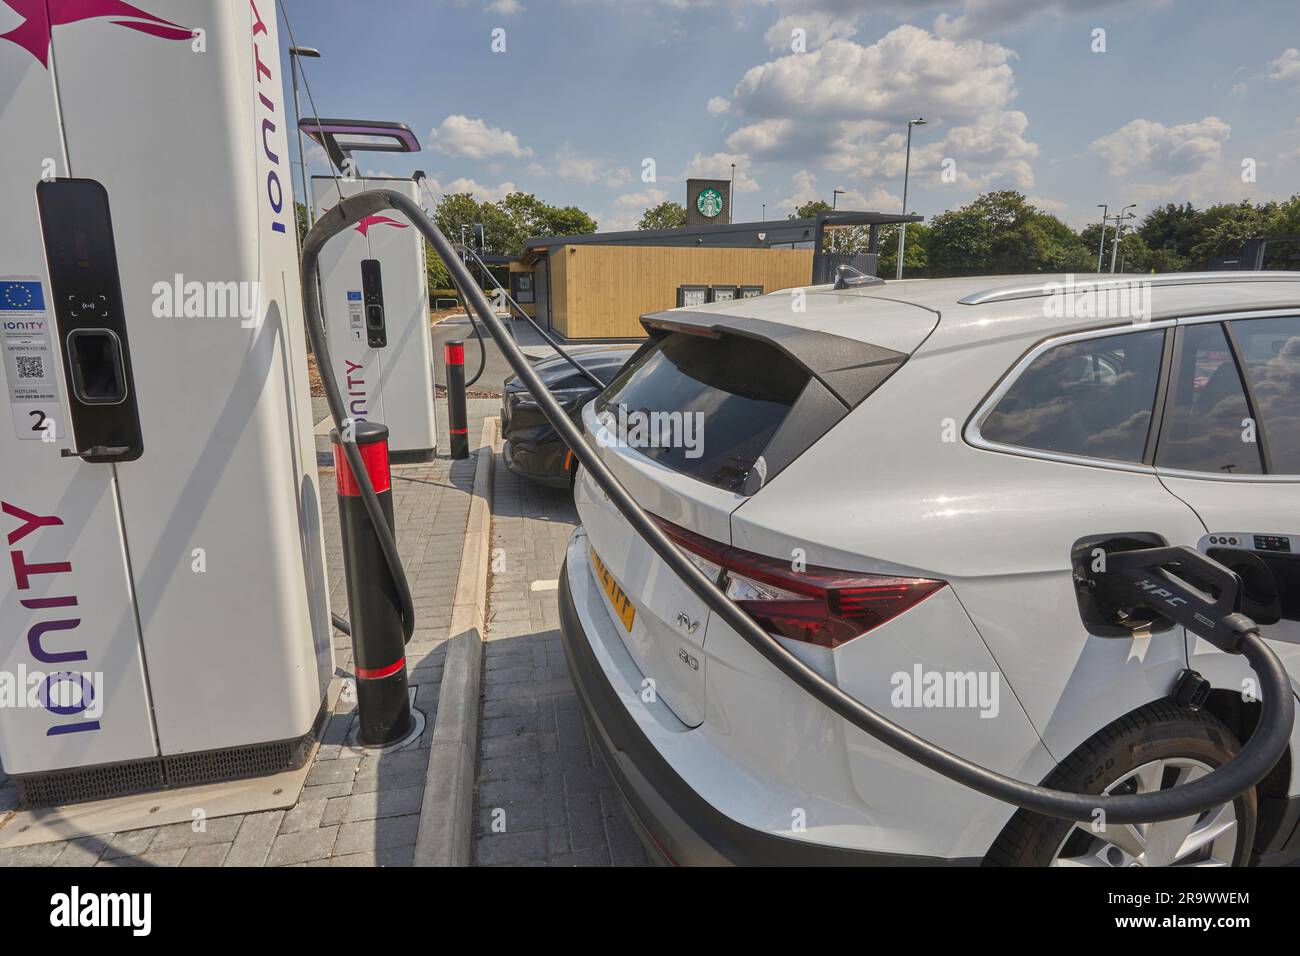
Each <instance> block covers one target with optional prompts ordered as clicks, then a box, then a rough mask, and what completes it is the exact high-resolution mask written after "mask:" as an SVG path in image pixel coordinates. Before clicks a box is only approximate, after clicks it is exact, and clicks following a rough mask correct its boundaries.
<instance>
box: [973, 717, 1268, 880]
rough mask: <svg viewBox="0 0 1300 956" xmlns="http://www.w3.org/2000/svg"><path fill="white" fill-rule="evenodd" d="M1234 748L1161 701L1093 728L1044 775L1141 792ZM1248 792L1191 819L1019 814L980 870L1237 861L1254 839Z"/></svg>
mask: <svg viewBox="0 0 1300 956" xmlns="http://www.w3.org/2000/svg"><path fill="white" fill-rule="evenodd" d="M1239 749H1240V743H1239V742H1238V741H1237V739H1236V738H1235V737H1234V736H1233V735H1232V733H1231V732H1230V731H1229V730H1228V728H1227V727H1225V726H1224V725H1223V724H1222V723H1220V722H1219V721H1218V720H1217V719H1215V718H1214V717H1213V716H1211V715H1210V714H1208V713H1206V712H1205V711H1203V710H1202V711H1191V710H1186V709H1183V708H1181V707H1178V706H1177V705H1175V704H1173V703H1172V702H1170V701H1157V702H1155V703H1153V704H1148V705H1147V706H1145V707H1142V708H1139V709H1138V710H1135V711H1134V712H1133V713H1131V714H1127V715H1125V716H1124V717H1121V718H1120V719H1119V720H1117V721H1115V722H1114V723H1112V724H1110V725H1109V726H1107V727H1105V728H1103V729H1102V730H1100V731H1098V732H1097V733H1096V734H1095V735H1093V737H1092V738H1091V739H1089V740H1087V741H1086V742H1084V743H1083V744H1082V745H1080V746H1079V748H1078V749H1076V750H1075V751H1074V753H1072V754H1070V756H1069V757H1067V758H1066V759H1065V761H1064V762H1062V763H1061V764H1060V765H1059V766H1058V767H1057V768H1056V769H1055V770H1054V771H1052V773H1051V774H1050V775H1049V776H1048V777H1047V779H1046V780H1045V781H1044V784H1045V785H1046V786H1048V787H1051V788H1053V789H1056V790H1066V791H1070V792H1073V793H1112V792H1113V793H1147V792H1152V791H1155V790H1165V789H1169V788H1170V787H1174V786H1180V785H1182V784H1184V783H1188V782H1190V781H1191V780H1194V779H1196V778H1197V777H1201V776H1204V775H1205V774H1207V773H1209V772H1210V771H1212V770H1215V769H1217V768H1219V767H1221V766H1223V765H1224V764H1225V763H1227V762H1228V761H1229V760H1230V759H1232V757H1233V755H1235V754H1236V753H1237V751H1238V750H1239ZM1257 811H1258V807H1257V799H1256V796H1255V790H1254V788H1251V789H1250V790H1249V791H1247V792H1246V793H1244V794H1242V795H1241V796H1240V797H1238V798H1237V799H1236V800H1234V801H1233V802H1232V803H1231V804H1224V805H1223V806H1220V807H1215V808H1212V809H1210V810H1207V811H1206V812H1205V813H1202V814H1200V815H1199V816H1197V817H1195V818H1187V819H1183V820H1170V821H1166V822H1164V823H1154V824H1153V823H1143V824H1137V825H1124V826H1114V825H1111V826H1095V825H1094V824H1089V823H1071V822H1069V821H1068V820H1057V819H1054V818H1052V817H1045V816H1043V815H1041V814H1038V813H1031V812H1029V811H1026V810H1018V811H1016V814H1015V816H1013V817H1012V818H1011V820H1010V821H1009V822H1008V823H1007V825H1006V827H1005V828H1004V829H1003V831H1002V833H1001V834H1000V835H999V836H998V839H997V840H996V841H995V842H994V844H993V846H992V847H991V848H990V849H989V851H988V854H987V855H986V856H985V858H984V865H985V866H1103V867H1104V866H1216V865H1218V866H1228V865H1232V866H1241V865H1244V864H1245V862H1246V861H1247V860H1249V858H1250V851H1251V847H1252V845H1253V844H1254V840H1255V825H1256V816H1257Z"/></svg>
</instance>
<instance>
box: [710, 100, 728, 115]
mask: <svg viewBox="0 0 1300 956" xmlns="http://www.w3.org/2000/svg"><path fill="white" fill-rule="evenodd" d="M729 106H731V100H729V99H727V98H726V97H725V96H710V97H709V102H708V105H707V106H706V107H705V109H707V110H708V111H709V112H710V113H713V114H715V115H716V114H718V113H725V112H727V108H728V107H729Z"/></svg>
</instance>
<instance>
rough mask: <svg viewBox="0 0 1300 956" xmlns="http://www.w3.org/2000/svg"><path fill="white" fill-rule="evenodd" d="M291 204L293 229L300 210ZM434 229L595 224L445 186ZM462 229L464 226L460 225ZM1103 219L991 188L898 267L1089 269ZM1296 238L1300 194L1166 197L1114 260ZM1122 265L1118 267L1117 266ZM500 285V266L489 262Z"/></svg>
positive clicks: (939, 225) (1220, 251)
mask: <svg viewBox="0 0 1300 956" xmlns="http://www.w3.org/2000/svg"><path fill="white" fill-rule="evenodd" d="M297 205H298V206H299V213H300V228H302V227H304V226H305V223H303V222H302V217H303V214H304V213H305V210H304V209H302V206H301V204H300V203H299V204H297ZM830 208H831V206H830V204H828V203H826V202H824V201H822V200H814V201H811V202H807V203H805V204H804V205H802V206H800V207H799V208H798V209H796V210H795V211H794V213H792V214H791V216H790V218H791V219H794V218H806V217H811V216H814V215H816V214H817V212H819V211H821V210H827V209H830ZM433 217H434V220H435V221H436V222H437V223H438V227H439V228H440V229H441V230H442V231H443V233H444V234H445V235H446V236H447V238H448V239H450V240H451V241H452V242H460V240H461V236H462V235H464V236H465V237H466V239H470V237H471V235H472V234H473V230H474V227H475V225H476V224H480V223H481V224H482V227H483V240H484V241H483V248H482V249H480V250H479V252H480V253H481V254H485V255H494V256H496V255H519V254H520V253H521V252H522V251H523V247H524V242H525V241H527V240H528V239H531V238H534V237H537V236H568V235H580V234H584V233H590V232H595V231H596V227H597V223H596V220H595V219H594V218H593V217H592V216H591V215H589V214H588V213H586V212H584V211H583V210H581V209H579V208H578V207H577V206H554V205H551V204H549V203H547V202H544V201H543V200H541V199H538V198H537V197H536V196H534V195H533V194H532V193H525V192H513V193H510V194H509V195H507V196H506V197H505V198H504V199H501V200H499V201H495V202H489V201H483V202H480V201H479V200H477V199H475V198H474V196H473V195H472V194H470V193H448V194H446V195H444V196H443V197H442V199H441V201H439V203H438V205H437V206H436V207H435V208H434V210H433ZM685 224H686V210H685V208H684V207H683V206H682V205H681V204H680V203H676V202H671V201H668V202H662V203H659V204H657V205H655V206H651V207H650V208H648V209H646V210H645V212H644V213H643V214H642V216H641V219H640V221H639V222H638V223H637V228H639V229H669V228H675V227H679V226H684V225H685ZM462 227H464V228H463V231H462ZM1101 229H1102V227H1101V224H1100V223H1099V222H1098V223H1092V224H1091V225H1088V226H1086V227H1085V228H1084V229H1082V230H1079V231H1076V230H1074V229H1073V228H1071V227H1070V226H1069V225H1068V224H1067V223H1065V222H1064V221H1063V220H1061V219H1059V218H1057V217H1056V216H1054V215H1052V214H1051V213H1049V212H1047V211H1045V210H1043V209H1039V208H1038V207H1036V206H1034V205H1033V204H1032V203H1031V202H1030V201H1029V200H1028V199H1026V198H1025V196H1024V195H1023V194H1022V193H1019V192H1016V191H1015V190H997V191H993V192H987V193H983V194H981V195H980V196H977V197H976V198H975V199H973V200H971V201H970V202H968V203H966V204H965V205H963V206H960V207H958V208H957V209H950V210H945V211H944V212H942V213H940V214H939V215H937V216H935V217H934V218H932V219H931V220H930V221H929V222H924V223H912V224H910V225H909V226H908V227H907V242H906V245H905V253H904V256H905V261H904V263H903V265H904V268H905V271H906V273H907V274H908V275H912V276H932V277H941V276H963V275H1015V274H1021V273H1034V272H1076V273H1084V272H1094V271H1096V268H1097V259H1098V252H1099V248H1100V243H1101ZM1114 236H1115V227H1114V225H1113V224H1111V225H1109V226H1108V227H1107V230H1106V243H1105V247H1104V249H1100V251H1101V252H1102V259H1103V262H1102V269H1103V271H1109V268H1110V257H1111V252H1112V244H1113V241H1114ZM1283 236H1300V194H1297V195H1294V196H1292V197H1291V198H1290V199H1287V200H1284V201H1274V200H1271V201H1268V202H1264V203H1250V202H1247V201H1242V202H1236V203H1215V204H1213V205H1210V206H1206V207H1204V208H1199V209H1198V208H1197V207H1195V206H1194V205H1193V204H1192V203H1190V202H1184V203H1166V204H1165V205H1162V206H1156V207H1155V208H1153V209H1151V210H1149V211H1148V212H1147V213H1146V214H1145V215H1143V216H1141V217H1140V218H1139V219H1134V220H1129V221H1128V222H1127V223H1126V224H1125V231H1124V236H1123V238H1122V239H1121V241H1120V245H1119V249H1118V250H1115V253H1116V256H1115V258H1116V266H1117V268H1122V269H1123V271H1125V272H1184V271H1195V270H1199V269H1204V268H1205V266H1206V263H1207V262H1208V260H1209V259H1210V258H1211V257H1212V256H1230V255H1234V254H1237V253H1239V252H1240V251H1241V248H1242V245H1243V244H1244V243H1245V242H1246V241H1247V240H1248V239H1252V238H1258V237H1263V238H1266V239H1267V238H1281V237H1283ZM867 242H868V230H867V228H866V227H852V228H842V229H834V230H831V231H830V233H829V234H828V239H827V244H828V247H829V248H830V249H831V250H833V251H837V252H864V251H866V248H867ZM897 255H898V230H897V227H894V226H883V227H881V230H880V259H879V262H878V263H877V270H878V272H879V273H880V274H881V275H885V276H889V275H893V274H894V271H895V268H896V262H897ZM1121 264H1122V266H1121ZM1264 266H1265V268H1267V269H1300V242H1293V243H1277V244H1270V246H1269V247H1268V250H1267V253H1266V258H1265V262H1264ZM428 267H429V288H430V291H431V294H432V293H433V292H434V291H438V292H442V291H443V290H446V289H448V287H449V286H450V285H451V281H450V278H449V277H448V276H447V271H446V269H445V268H444V267H443V265H442V263H441V262H439V261H438V259H437V258H436V257H435V256H434V255H433V254H432V252H429V253H428ZM494 271H496V272H497V273H498V275H497V277H498V280H499V281H501V282H502V284H503V285H504V284H505V278H504V276H505V270H504V269H501V270H494Z"/></svg>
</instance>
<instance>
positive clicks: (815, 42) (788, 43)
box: [763, 10, 858, 53]
mask: <svg viewBox="0 0 1300 956" xmlns="http://www.w3.org/2000/svg"><path fill="white" fill-rule="evenodd" d="M856 23H857V11H853V12H850V13H848V14H847V15H845V16H840V15H838V14H835V13H831V12H828V11H826V10H808V11H806V12H804V13H798V14H793V15H791V16H787V17H782V18H781V19H780V20H777V21H776V23H774V24H772V27H771V29H769V30H768V31H767V33H766V34H765V35H764V37H763V42H764V43H766V44H767V48H768V49H769V50H771V51H772V52H774V53H779V52H782V51H785V52H794V36H795V35H794V31H795V30H803V31H804V32H803V39H804V49H805V50H811V49H814V48H815V47H819V46H821V45H822V44H824V43H826V42H827V41H829V40H833V39H835V38H836V37H851V36H853V35H854V34H856V33H857V32H858V29H857V26H856Z"/></svg>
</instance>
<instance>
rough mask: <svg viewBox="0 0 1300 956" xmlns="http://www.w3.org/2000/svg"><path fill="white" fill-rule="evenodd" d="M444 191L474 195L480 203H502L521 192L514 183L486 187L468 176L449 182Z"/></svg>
mask: <svg viewBox="0 0 1300 956" xmlns="http://www.w3.org/2000/svg"><path fill="white" fill-rule="evenodd" d="M444 191H445V192H447V193H472V194H473V195H474V198H475V199H477V200H478V201H479V202H500V201H501V200H503V199H505V198H506V197H507V196H509V195H510V194H511V193H513V192H518V191H519V190H518V188H517V187H516V186H515V184H514V183H512V182H504V183H502V184H501V185H499V186H485V185H483V184H482V183H477V182H475V181H474V180H472V179H470V178H468V177H466V176H461V177H460V178H459V179H453V180H452V181H451V182H449V183H448V184H447V185H446V187H445V189H444Z"/></svg>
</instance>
